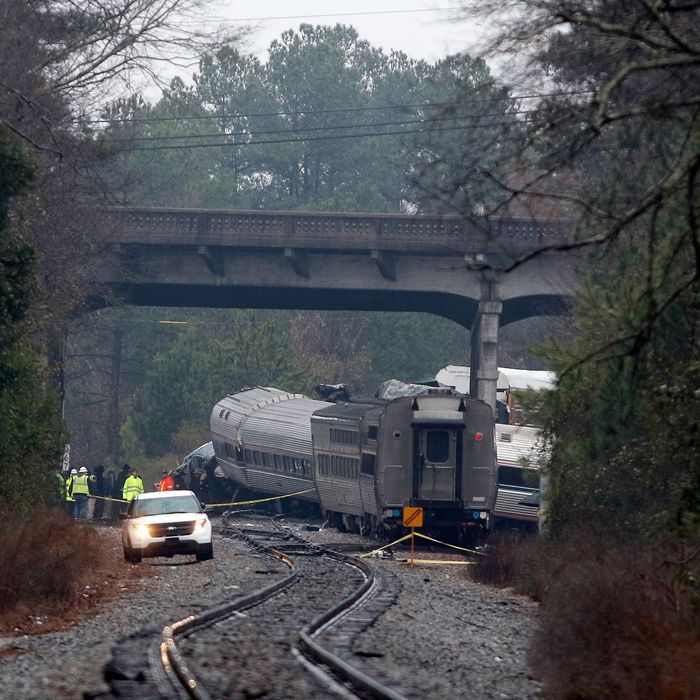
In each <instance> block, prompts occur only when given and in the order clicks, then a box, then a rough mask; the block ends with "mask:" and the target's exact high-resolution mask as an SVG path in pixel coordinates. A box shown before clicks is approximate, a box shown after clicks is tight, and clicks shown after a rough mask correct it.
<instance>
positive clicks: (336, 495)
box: [311, 389, 496, 540]
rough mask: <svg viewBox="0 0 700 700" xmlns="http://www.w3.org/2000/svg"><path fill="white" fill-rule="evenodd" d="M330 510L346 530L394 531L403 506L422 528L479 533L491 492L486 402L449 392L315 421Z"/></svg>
mask: <svg viewBox="0 0 700 700" xmlns="http://www.w3.org/2000/svg"><path fill="white" fill-rule="evenodd" d="M311 423H312V431H313V443H314V457H315V464H316V467H315V478H316V484H317V488H318V493H319V497H320V499H321V505H322V507H323V509H324V510H325V511H326V513H327V514H328V515H329V516H331V518H332V519H334V520H335V522H336V523H338V522H342V524H343V525H344V526H345V527H348V528H351V529H361V528H365V529H368V530H372V531H374V530H377V529H379V530H392V529H399V528H400V527H401V526H402V524H403V522H402V517H403V508H404V507H405V506H420V507H422V508H423V509H424V527H425V528H426V529H429V530H432V531H449V534H450V535H451V536H454V535H455V534H456V535H457V536H459V537H460V538H461V539H464V540H466V539H476V538H477V537H476V536H477V534H478V533H480V532H481V531H483V530H485V529H486V528H487V527H488V522H489V513H490V512H491V510H492V509H493V506H494V503H495V498H496V461H495V451H494V422H493V415H492V413H491V409H490V408H489V407H488V406H487V405H486V404H485V403H483V402H482V401H479V400H476V399H471V398H469V397H466V396H462V395H459V394H455V393H454V392H452V391H450V390H448V389H430V390H429V391H428V393H425V394H421V395H418V396H406V397H401V398H395V399H393V400H376V401H371V400H370V401H368V402H362V401H361V400H360V401H357V402H349V403H345V404H336V405H333V406H329V407H327V408H324V409H321V410H319V411H317V412H315V413H314V415H313V416H312V419H311Z"/></svg>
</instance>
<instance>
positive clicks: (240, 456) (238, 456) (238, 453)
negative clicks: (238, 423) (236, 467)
mask: <svg viewBox="0 0 700 700" xmlns="http://www.w3.org/2000/svg"><path fill="white" fill-rule="evenodd" d="M236 459H237V460H239V461H240V462H242V461H243V449H242V448H241V447H240V445H236Z"/></svg>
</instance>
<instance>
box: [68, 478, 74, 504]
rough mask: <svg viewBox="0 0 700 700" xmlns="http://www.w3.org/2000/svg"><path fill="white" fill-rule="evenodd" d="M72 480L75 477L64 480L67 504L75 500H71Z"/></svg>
mask: <svg viewBox="0 0 700 700" xmlns="http://www.w3.org/2000/svg"><path fill="white" fill-rule="evenodd" d="M73 479H75V476H69V477H68V478H67V479H66V500H67V501H69V502H73V501H74V500H75V498H73Z"/></svg>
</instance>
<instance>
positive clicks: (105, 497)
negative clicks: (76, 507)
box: [88, 494, 129, 503]
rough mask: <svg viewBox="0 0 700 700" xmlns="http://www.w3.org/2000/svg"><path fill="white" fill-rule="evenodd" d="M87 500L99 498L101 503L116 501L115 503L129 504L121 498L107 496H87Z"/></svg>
mask: <svg viewBox="0 0 700 700" xmlns="http://www.w3.org/2000/svg"><path fill="white" fill-rule="evenodd" d="M88 498H99V499H100V500H101V501H116V502H117V503H128V502H129V501H125V500H124V499H123V498H110V497H109V496H93V495H92V494H89V495H88Z"/></svg>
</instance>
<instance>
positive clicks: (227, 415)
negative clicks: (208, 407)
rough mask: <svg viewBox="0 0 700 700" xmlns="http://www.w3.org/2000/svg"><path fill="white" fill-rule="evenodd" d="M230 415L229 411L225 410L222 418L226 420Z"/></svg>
mask: <svg viewBox="0 0 700 700" xmlns="http://www.w3.org/2000/svg"><path fill="white" fill-rule="evenodd" d="M230 415H231V411H226V415H225V416H224V420H228V417H229V416H230Z"/></svg>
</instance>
